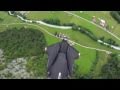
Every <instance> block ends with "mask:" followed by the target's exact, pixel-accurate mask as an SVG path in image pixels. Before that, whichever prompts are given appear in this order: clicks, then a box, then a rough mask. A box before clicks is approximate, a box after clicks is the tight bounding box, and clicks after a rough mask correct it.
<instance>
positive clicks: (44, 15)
mask: <svg viewBox="0 0 120 90" xmlns="http://www.w3.org/2000/svg"><path fill="white" fill-rule="evenodd" d="M26 17H27V18H28V19H32V20H38V21H39V20H43V19H51V18H52V19H53V17H54V19H60V21H61V23H68V22H69V21H70V18H72V16H70V15H67V17H66V14H65V13H64V12H62V11H30V12H29V13H28V14H27V15H26Z"/></svg>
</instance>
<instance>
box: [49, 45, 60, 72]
mask: <svg viewBox="0 0 120 90" xmlns="http://www.w3.org/2000/svg"><path fill="white" fill-rule="evenodd" d="M59 48H60V45H59V43H57V44H54V45H52V46H49V47H47V54H48V71H49V70H50V67H51V65H52V64H53V62H54V60H55V58H56V56H57V54H58V51H59Z"/></svg>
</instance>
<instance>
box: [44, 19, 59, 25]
mask: <svg viewBox="0 0 120 90" xmlns="http://www.w3.org/2000/svg"><path fill="white" fill-rule="evenodd" d="M42 21H43V22H45V23H48V24H53V25H61V23H60V20H59V19H43V20H42Z"/></svg>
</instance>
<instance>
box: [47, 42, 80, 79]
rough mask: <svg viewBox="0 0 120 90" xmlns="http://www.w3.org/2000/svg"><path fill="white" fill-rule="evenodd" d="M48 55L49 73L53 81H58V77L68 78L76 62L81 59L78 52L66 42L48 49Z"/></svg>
mask: <svg viewBox="0 0 120 90" xmlns="http://www.w3.org/2000/svg"><path fill="white" fill-rule="evenodd" d="M47 54H48V72H49V73H50V74H49V77H50V78H52V79H58V76H59V77H61V78H67V77H68V75H71V74H72V68H73V63H74V60H75V59H77V58H78V57H79V55H78V51H76V50H75V49H74V48H73V47H71V46H70V45H69V44H68V43H67V41H64V40H63V41H62V42H59V43H56V44H54V45H51V46H49V47H47ZM60 75H61V76H60Z"/></svg>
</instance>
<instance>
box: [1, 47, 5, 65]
mask: <svg viewBox="0 0 120 90" xmlns="http://www.w3.org/2000/svg"><path fill="white" fill-rule="evenodd" d="M4 60H5V59H4V56H3V51H2V49H0V64H4Z"/></svg>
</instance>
